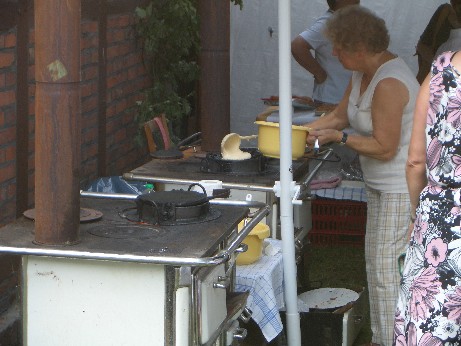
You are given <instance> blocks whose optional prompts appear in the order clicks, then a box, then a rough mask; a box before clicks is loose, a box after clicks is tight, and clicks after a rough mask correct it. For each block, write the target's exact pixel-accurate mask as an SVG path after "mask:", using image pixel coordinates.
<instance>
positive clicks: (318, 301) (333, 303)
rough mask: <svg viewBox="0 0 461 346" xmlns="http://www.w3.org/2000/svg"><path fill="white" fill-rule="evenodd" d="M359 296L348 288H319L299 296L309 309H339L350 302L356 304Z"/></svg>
mask: <svg viewBox="0 0 461 346" xmlns="http://www.w3.org/2000/svg"><path fill="white" fill-rule="evenodd" d="M358 298H359V294H358V293H357V292H355V291H353V290H349V289H347V288H330V287H326V288H318V289H315V290H311V291H307V292H304V293H302V294H300V295H299V296H298V299H300V300H302V302H303V303H304V304H305V305H307V307H309V309H332V308H339V307H341V306H344V305H346V304H347V303H350V302H355V301H356V300H357V299H358Z"/></svg>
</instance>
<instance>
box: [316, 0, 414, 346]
mask: <svg viewBox="0 0 461 346" xmlns="http://www.w3.org/2000/svg"><path fill="white" fill-rule="evenodd" d="M326 35H327V37H328V38H329V39H330V40H331V42H332V44H333V54H335V55H336V56H337V57H338V58H339V61H340V62H341V63H342V65H343V66H344V67H345V68H347V69H349V70H351V71H352V77H351V80H350V82H349V86H348V87H347V89H346V92H345V94H344V96H343V98H342V99H341V101H340V103H339V105H338V107H337V108H336V109H335V110H333V111H332V112H331V113H329V114H328V115H326V116H324V117H321V118H320V119H319V120H316V121H314V122H313V123H310V124H308V126H309V127H311V128H313V129H315V130H313V131H311V132H310V133H309V136H308V139H307V143H308V144H313V143H314V141H315V139H316V138H317V139H318V140H319V142H320V144H325V143H330V142H336V143H339V144H342V145H345V146H348V147H349V148H350V149H353V150H355V151H356V152H357V153H358V154H359V158H360V164H361V167H362V171H363V177H364V182H365V186H366V191H367V225H366V235H365V261H366V271H367V280H368V290H369V295H370V317H371V329H372V331H373V339H372V341H373V343H374V344H378V345H381V346H390V345H391V344H392V340H393V335H394V312H395V305H396V301H397V296H398V288H399V283H400V276H399V271H398V261H397V259H398V257H399V255H400V254H401V253H402V252H403V251H404V250H405V248H406V245H407V238H406V233H407V229H408V213H409V209H410V202H409V195H408V189H407V184H406V181H405V162H406V160H407V153H408V145H409V142H410V132H411V127H412V120H413V109H414V104H415V100H416V95H417V93H418V89H419V84H418V82H417V80H416V78H415V76H414V74H413V73H412V71H411V70H410V68H409V67H408V66H407V65H406V64H405V62H404V61H403V60H402V59H401V58H399V57H398V56H396V55H395V54H393V53H392V52H390V51H388V49H387V48H388V46H389V40H390V38H389V34H388V31H387V28H386V25H385V23H384V20H383V19H381V18H379V17H378V16H376V15H375V14H374V13H372V12H371V11H370V10H368V9H366V8H364V7H361V6H358V5H353V6H348V7H346V8H343V9H341V10H339V11H336V12H335V13H334V14H333V15H332V17H331V18H330V19H329V21H328V22H327V27H326ZM349 126H350V127H352V128H353V129H354V130H355V134H353V135H350V136H348V135H347V133H345V132H342V130H343V129H345V128H346V127H349Z"/></svg>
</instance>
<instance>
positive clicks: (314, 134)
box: [306, 129, 343, 145]
mask: <svg viewBox="0 0 461 346" xmlns="http://www.w3.org/2000/svg"><path fill="white" fill-rule="evenodd" d="M342 137H343V134H342V132H341V131H338V130H335V129H324V130H312V131H310V132H309V135H308V136H307V139H306V143H307V145H314V143H315V140H316V139H318V140H319V144H320V145H323V144H328V143H332V142H334V143H339V142H340V141H341V138H342Z"/></svg>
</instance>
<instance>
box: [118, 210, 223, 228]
mask: <svg viewBox="0 0 461 346" xmlns="http://www.w3.org/2000/svg"><path fill="white" fill-rule="evenodd" d="M120 216H121V217H122V218H125V219H127V220H128V221H131V222H133V223H134V222H139V217H138V212H137V209H136V208H129V209H125V210H123V212H121V213H120ZM220 216H221V212H220V211H219V210H217V209H214V208H211V207H210V209H209V210H208V213H207V214H206V215H203V216H200V217H194V218H190V219H179V220H161V221H160V226H182V225H191V224H197V223H204V222H208V221H213V220H216V219H218V218H219V217H220ZM127 227H129V226H127Z"/></svg>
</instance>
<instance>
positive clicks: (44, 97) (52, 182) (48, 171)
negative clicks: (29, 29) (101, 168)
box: [35, 0, 81, 245]
mask: <svg viewBox="0 0 461 346" xmlns="http://www.w3.org/2000/svg"><path fill="white" fill-rule="evenodd" d="M80 16H81V15H80V0H66V1H61V0H35V80H36V93H35V117H36V129H35V242H36V243H40V244H49V245H58V244H59V245H62V244H73V243H75V242H77V241H78V231H79V224H80V195H79V179H80V174H79V173H80V172H79V169H80V161H81V160H80V137H81V135H80V131H81V128H80V30H81V29H80Z"/></svg>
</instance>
